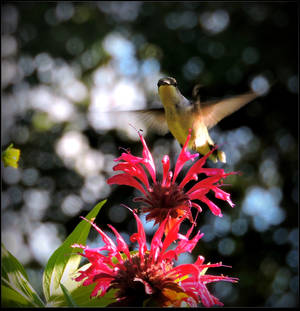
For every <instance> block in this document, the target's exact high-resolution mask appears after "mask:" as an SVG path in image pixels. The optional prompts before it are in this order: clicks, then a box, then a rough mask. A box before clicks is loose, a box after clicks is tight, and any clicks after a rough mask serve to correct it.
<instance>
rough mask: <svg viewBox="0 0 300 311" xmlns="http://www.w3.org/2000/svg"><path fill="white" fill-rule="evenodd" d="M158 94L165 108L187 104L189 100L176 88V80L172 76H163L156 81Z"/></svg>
mask: <svg viewBox="0 0 300 311" xmlns="http://www.w3.org/2000/svg"><path fill="white" fill-rule="evenodd" d="M157 86H158V94H159V97H160V99H161V102H162V104H163V106H164V107H165V108H167V107H179V106H182V105H189V101H188V100H187V99H186V98H185V97H184V96H183V95H182V94H181V93H180V91H179V89H178V88H177V81H176V80H175V79H174V78H172V77H165V78H162V79H160V80H159V81H158V82H157Z"/></svg>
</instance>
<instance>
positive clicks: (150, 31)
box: [1, 1, 299, 307]
mask: <svg viewBox="0 0 300 311" xmlns="http://www.w3.org/2000/svg"><path fill="white" fill-rule="evenodd" d="M1 9H2V10H1V14H2V16H1V17H2V18H1V26H2V27H1V35H2V39H1V40H2V59H1V60H2V84H1V88H2V120H1V124H2V131H1V134H2V135H1V138H2V150H3V149H4V148H5V147H6V146H7V145H8V144H9V143H10V142H14V144H15V146H16V147H18V148H20V149H21V152H22V153H21V161H20V168H19V173H16V172H14V169H12V168H3V165H2V214H1V216H2V217H1V219H2V241H3V242H4V243H5V244H10V242H9V241H15V243H19V244H18V247H17V248H16V246H12V244H14V243H12V244H10V245H6V246H7V248H8V249H9V250H11V251H12V253H13V254H14V255H16V256H17V257H18V255H20V254H21V253H23V254H25V253H26V254H27V255H26V256H27V257H26V256H25V257H24V258H25V259H20V260H21V261H22V260H23V262H24V263H25V266H26V268H27V269H29V271H30V276H31V278H32V281H33V282H34V284H35V286H36V287H37V286H39V282H40V278H41V271H42V270H41V269H42V268H43V264H42V262H43V260H39V259H37V257H36V255H35V253H34V252H33V250H32V248H31V247H30V239H31V236H30V231H31V230H32V231H34V230H35V229H36V228H37V227H39V225H41V224H52V225H54V227H56V228H57V236H58V237H59V239H60V240H63V239H64V238H65V237H66V236H67V234H68V233H70V232H71V231H72V230H73V228H74V227H75V225H76V224H77V223H78V222H79V217H78V216H79V215H85V214H86V213H87V211H88V210H90V208H91V207H92V206H94V205H95V204H96V203H97V202H98V201H100V200H101V199H104V198H105V196H104V195H103V192H102V190H101V189H102V188H101V187H98V188H99V191H98V190H97V191H96V192H97V194H96V197H95V199H94V200H93V199H92V200H91V201H88V200H83V201H82V202H83V204H82V208H81V210H80V211H78V214H77V215H73V216H70V215H69V216H68V215H66V214H64V213H63V212H62V210H61V205H62V202H63V200H64V198H66V197H67V196H68V195H70V194H75V195H77V196H78V197H80V196H81V189H82V187H83V186H84V182H85V178H84V176H82V175H80V174H79V173H78V171H76V169H74V168H72V167H67V166H66V165H65V163H64V162H63V159H62V158H60V156H59V155H58V154H57V153H56V151H55V144H56V142H57V141H58V140H59V139H60V138H61V137H62V136H63V135H64V133H66V132H67V131H68V130H72V129H74V128H75V129H76V130H79V131H80V132H81V133H82V134H83V135H84V136H85V137H86V139H87V142H88V145H89V147H90V149H92V150H100V151H101V152H102V153H103V154H104V156H108V155H113V156H114V158H116V157H118V156H119V155H120V152H121V150H119V149H118V147H124V148H130V149H131V151H132V153H133V154H135V155H141V151H142V148H141V144H140V142H139V141H137V140H135V141H134V140H132V139H129V138H128V136H127V135H126V134H124V133H120V131H119V130H116V129H111V130H109V131H104V130H102V131H101V130H97V129H95V128H94V127H93V126H92V124H91V123H89V122H88V119H87V113H88V109H89V105H90V100H91V90H92V88H93V83H92V81H93V73H94V72H95V71H96V69H99V68H101V67H104V66H107V65H109V64H111V65H112V68H113V70H116V71H117V69H116V68H117V67H118V66H117V65H116V63H115V59H114V56H113V55H110V54H109V52H108V51H107V50H105V48H104V46H103V41H104V39H105V38H107V36H108V35H111V33H113V32H114V33H119V35H120V36H121V37H123V38H124V39H125V40H127V42H130V43H131V44H132V47H133V55H132V57H133V58H134V59H135V62H136V63H135V64H136V66H137V67H136V71H133V73H132V74H129V75H126V70H125V73H124V72H118V73H117V77H118V78H122V77H123V76H126V79H129V80H131V81H134V83H136V84H138V83H139V82H140V84H139V86H140V87H141V88H142V89H143V87H144V86H145V84H147V83H148V84H151V85H152V86H153V87H152V88H153V90H155V91H152V92H146V91H145V96H146V97H147V99H148V102H149V103H150V104H151V103H152V102H153V101H157V99H158V98H157V94H156V89H155V86H156V83H157V79H156V80H150V81H148V82H146V76H145V75H142V74H141V71H142V63H144V62H145V61H146V60H147V59H148V60H151V61H154V63H155V64H156V66H160V70H159V71H158V72H157V74H158V77H159V78H160V77H163V76H165V75H170V76H173V77H175V78H176V79H177V81H178V84H179V88H180V90H181V91H182V93H183V94H184V95H185V96H187V97H190V95H191V92H192V88H193V86H194V84H195V83H199V82H200V83H201V84H202V85H203V87H202V89H201V93H200V94H201V98H202V99H211V98H215V97H223V96H226V95H232V94H239V93H242V92H245V91H247V90H248V87H249V84H250V82H251V80H252V79H253V78H255V77H256V76H258V75H262V76H264V77H265V78H266V79H267V80H268V81H269V83H274V84H273V85H272V88H271V89H270V91H269V93H268V94H267V95H266V96H264V97H260V98H258V99H256V100H255V101H254V102H253V103H251V104H249V105H247V106H246V107H244V108H242V109H241V110H239V111H238V112H236V113H235V114H233V115H231V116H229V117H228V118H226V119H224V120H223V121H222V122H220V123H219V124H218V126H217V127H216V128H215V129H214V130H213V131H212V136H213V137H214V139H215V140H216V142H219V143H222V142H224V140H223V138H221V136H220V137H219V133H222V134H228V133H235V134H234V135H232V136H231V137H232V139H230V137H229V135H227V136H226V137H225V138H224V139H225V142H226V139H227V141H228V137H229V140H232V141H233V142H232V144H229V145H228V146H227V147H226V146H225V148H229V149H230V148H232V147H230V146H235V144H234V142H235V141H240V143H239V144H240V145H239V146H238V145H237V146H238V147H237V148H239V151H240V158H239V159H238V160H237V161H236V162H234V163H232V162H231V159H230V156H231V153H230V151H229V153H227V156H228V158H229V159H228V164H225V165H220V164H218V165H217V166H219V167H223V168H224V169H225V170H226V171H232V170H234V171H242V172H243V175H242V176H238V177H235V178H232V179H230V178H229V179H228V180H229V181H228V183H230V184H231V185H230V186H227V187H226V191H228V192H230V193H231V196H232V200H233V201H234V203H235V204H236V206H235V208H234V209H231V208H230V207H229V206H228V205H227V204H223V202H218V204H219V205H220V206H221V207H222V211H223V214H224V221H225V218H226V217H227V218H226V219H227V224H230V226H231V224H232V223H233V222H234V221H236V220H238V219H240V218H242V219H244V220H245V222H246V223H247V228H246V231H245V233H244V234H241V235H239V234H238V235H237V234H234V233H233V232H232V231H231V227H230V228H229V229H228V228H227V230H224V231H223V233H222V232H221V231H220V232H221V233H220V232H219V233H218V234H216V235H215V236H214V237H213V239H212V240H211V241H208V240H206V241H205V239H202V240H200V241H199V244H198V246H197V247H196V248H195V250H194V252H193V255H194V256H195V258H196V256H197V255H198V254H202V255H203V256H204V257H205V258H206V260H207V261H209V262H219V261H223V263H224V264H227V265H231V266H232V268H231V269H219V270H217V269H215V270H214V271H213V270H211V271H210V273H211V274H214V273H215V274H218V273H224V274H227V275H230V276H234V277H239V278H240V282H239V283H238V284H234V285H231V284H229V285H228V284H227V283H225V284H223V283H222V284H221V283H218V284H217V286H211V287H210V288H211V290H212V291H213V292H214V293H215V294H216V296H217V297H218V298H220V300H221V301H222V302H224V304H225V306H234V307H263V306H267V307H279V306H281V307H295V306H297V305H298V295H299V292H298V291H299V290H298V190H297V189H298V148H297V147H298V112H299V111H298V53H299V50H298V44H299V42H298V27H297V26H298V23H299V21H298V15H297V12H298V9H299V7H298V5H297V2H293V1H285V2H263V1H262V2H244V3H243V2H143V3H142V2H113V1H112V2H101V3H97V2H67V3H65V2H60V3H56V2H9V3H2V7H1ZM205 14H206V15H205ZM207 14H215V15H214V16H217V17H218V16H219V18H222V17H224V16H225V18H226V16H227V18H229V19H228V24H227V26H226V27H225V28H224V29H223V30H222V31H220V32H217V33H211V32H209V31H207V30H206V29H205V25H204V26H203V23H204V22H203V21H204V20H205V16H209V15H207ZM220 14H221V15H220ZM201 21H202V24H201ZM206 25H207V24H206ZM74 37H75V38H76V40H77V41H76V40H75V41H74V40H73V41H72V40H71V42H73V43H74V42H75V43H74V46H73V48H72V46H71V43H70V41H69V40H70V39H72V38H74ZM68 42H69V43H68ZM4 46H5V47H6V48H5V47H4ZM70 46H71V47H70ZM249 48H250V49H249ZM3 51H4V52H3ZM247 51H248V52H247ZM41 53H47V54H48V56H49V57H50V58H51V59H52V60H54V62H55V64H59V63H60V62H62V61H65V63H66V64H67V65H70V66H72V67H71V68H72V69H71V70H74V68H79V74H78V75H77V80H79V81H81V83H83V84H84V85H85V86H86V88H87V96H86V98H85V99H84V100H83V101H82V102H80V103H76V104H75V103H74V102H72V101H71V103H72V105H73V106H74V109H75V110H76V111H77V113H78V116H79V117H78V118H77V120H76V122H77V123H76V124H75V125H74V123H73V121H71V120H64V121H62V122H53V121H52V122H50V123H49V116H48V114H47V113H46V112H41V110H39V109H34V108H32V106H30V100H31V99H30V98H31V97H26V96H27V95H26V94H27V92H29V91H30V90H38V88H39V87H42V86H43V85H44V86H45V85H46V86H47V87H48V88H49V89H50V90H51V92H53V94H58V95H59V96H60V93H59V92H60V91H59V90H58V89H59V88H58V86H57V85H55V84H54V83H53V81H52V80H51V78H50V79H49V80H47V77H46V80H45V79H44V80H43V78H41V76H40V75H39V73H38V69H37V67H34V68H33V69H32V70H29V69H28V70H29V71H27V73H26V74H24V68H25V67H26V66H25V67H24V66H23V67H22V64H23V63H22V62H21V59H22V57H23V60H24V56H26V57H29V58H31V59H35V61H37V59H38V58H37V57H36V56H38V55H39V54H41ZM84 53H86V54H85V55H89V56H88V57H90V58H88V61H87V63H85V62H84V61H83V59H84V56H83V54H84ZM93 53H94V54H93ZM120 53H121V54H122V50H120ZM247 53H248V54H247ZM249 53H250V54H249ZM247 55H248V56H247ZM249 55H250V56H249ZM26 57H25V59H26ZM189 61H190V63H189V65H187V63H188V62H189ZM195 62H196V65H195ZM197 64H198V65H197ZM199 64H200V65H199ZM130 66H131V65H130V63H128V66H127V70H128V69H131V68H130ZM199 66H200V67H199ZM199 68H200V69H199ZM125 69H126V63H125ZM22 70H23V71H22ZM11 72H13V73H11ZM22 72H23V73H22ZM116 83H117V82H116ZM108 91H110V90H108ZM24 94H25V95H24ZM23 96H24V100H23ZM62 96H63V95H62ZM23 101H24V102H25V101H26V103H27V104H26V105H22V103H23ZM28 102H29V104H28ZM40 104H41V105H42V104H43V103H40ZM118 104H120V105H122V103H118ZM126 121H127V120H125V122H124V127H128V126H129V125H128V122H126ZM129 121H130V120H129ZM78 124H81V125H80V126H79V125H78ZM82 124H83V125H82ZM238 128H242V130H245V129H246V132H247V131H248V132H249V130H250V132H251V133H252V136H251V137H252V140H250V142H249V143H248V144H247V143H246V144H244V145H243V140H242V139H241V138H240V137H239V136H238V135H240V133H241V132H238V131H236V130H237V129H238ZM24 137H25V138H24ZM159 139H162V138H161V137H160V136H159V135H156V134H150V135H146V141H147V144H148V146H149V148H150V150H151V151H152V150H153V147H154V145H155V143H156V142H157V141H158V140H159ZM163 139H164V140H163V141H162V142H163V143H162V144H167V143H169V144H171V145H172V146H173V147H172V148H173V149H172V152H173V153H172V154H171V161H172V165H173V167H174V163H175V159H176V157H177V156H178V150H179V149H178V148H177V149H176V148H175V147H174V144H172V142H173V138H172V136H171V135H170V134H168V135H166V136H165V137H164V138H163ZM253 142H255V146H256V147H255V148H254V146H253V144H252V143H253ZM241 145H242V147H241ZM174 148H175V149H174ZM160 150H161V149H160ZM225 150H226V149H225ZM175 151H176V152H175ZM233 151H234V150H233ZM233 151H232V152H233ZM162 156H163V154H157V152H156V153H155V158H156V162H157V163H159V161H160V159H161V158H162ZM105 163H106V164H107V163H109V165H110V166H112V162H111V161H110V162H105ZM263 163H264V164H263ZM208 165H209V166H212V167H214V166H215V165H214V164H212V163H208ZM28 168H29V169H32V168H33V170H29V171H28V170H27V169H28ZM26 170H27V171H26ZM109 170H110V173H108V172H107V171H109ZM267 170H269V171H270V174H271V175H266V176H269V177H266V178H264V175H263V174H264V172H266V171H267ZM25 172H26V174H25ZM16 174H17V177H10V176H16ZM112 174H113V173H112V167H106V168H105V170H104V168H102V170H100V171H99V172H97V176H100V175H101V176H102V177H103V178H105V179H106V178H108V177H109V176H111V175H112ZM270 176H271V177H270ZM272 176H273V177H272ZM14 178H15V179H14ZM225 183H226V181H225ZM253 187H260V189H264V190H265V192H263V193H264V194H263V196H262V197H259V200H260V202H259V203H257V202H256V204H258V206H259V204H260V205H261V206H264V200H265V199H266V201H267V199H268V198H265V197H264V195H266V193H269V195H270V196H271V197H272V196H273V194H274V195H278V193H279V194H280V195H279V197H280V199H278V200H277V202H278V207H279V208H280V210H281V211H284V212H283V213H284V214H285V217H284V219H283V220H282V221H281V222H280V223H278V224H273V225H272V224H270V225H267V226H266V227H265V229H264V230H260V231H259V230H257V227H256V226H255V224H254V221H255V219H256V218H259V217H260V218H259V219H265V218H264V217H267V216H268V215H267V214H268V213H273V211H274V210H273V209H272V206H271V208H270V209H265V208H262V209H261V211H260V210H259V211H257V215H254V216H253V217H252V216H250V215H248V214H245V213H244V212H243V209H242V205H243V202H244V201H245V198H246V196H247V195H248V194H249V192H250V190H251V189H253ZM272 189H273V190H272ZM274 189H275V190H274ZM30 190H37V191H40V190H42V191H48V192H47V193H48V200H49V201H48V204H46V209H45V210H44V211H43V212H42V216H41V217H38V216H37V217H35V216H34V213H35V208H34V202H32V204H31V202H30V199H28V193H31V192H30ZM110 190H112V192H111V193H110V194H109V195H108V197H107V198H108V202H107V204H106V205H105V206H104V208H103V209H102V211H101V212H100V215H99V216H98V218H97V220H96V222H97V224H98V225H99V226H101V228H103V229H106V228H107V227H106V224H107V223H112V224H113V225H114V226H115V227H116V228H117V229H118V231H122V232H128V231H129V230H131V233H132V232H134V230H135V225H134V222H132V220H133V217H132V215H130V214H129V213H127V214H126V215H127V217H126V219H125V220H124V221H123V222H121V223H114V222H113V220H112V219H110V218H109V215H108V212H109V209H110V208H112V207H113V206H114V207H115V206H120V204H121V203H124V204H127V205H129V206H134V204H133V203H132V201H131V199H132V197H133V195H134V193H133V191H132V189H131V188H129V187H125V186H123V187H110ZM28 191H29V192H28ZM268 191H269V192H268ZM272 191H273V192H272ZM26 193H27V195H26ZM29 197H30V196H29ZM25 198H27V199H26V200H25ZM212 198H213V197H212ZM32 200H35V197H34V196H32ZM25 201H26V204H25ZM214 202H216V200H215V199H214ZM272 202H273V201H272ZM251 203H252V202H251ZM253 204H255V203H253ZM250 205H251V204H250ZM30 206H31V207H30ZM28 213H30V215H28ZM31 213H32V214H31ZM262 214H264V215H262ZM26 215H27V216H26ZM270 216H272V215H270ZM228 220H229V222H228ZM218 221H219V220H218ZM262 221H263V220H262ZM221 223H222V219H220V224H221ZM208 224H210V225H211V226H210V227H207V226H206V229H210V230H214V228H215V227H214V226H216V223H215V217H214V216H213V215H211V213H210V212H209V211H208V208H207V207H204V208H203V212H202V214H201V215H200V220H199V228H200V229H201V228H202V227H203V226H205V225H208ZM214 224H215V225H214ZM205 233H206V235H208V233H209V232H205ZM14 234H15V236H16V237H18V238H16V239H15V240H14ZM95 237H96V234H94V233H92V234H91V241H92V240H94V239H95ZM221 240H223V242H224V243H225V244H224V243H223V245H225V251H226V243H227V242H228V241H229V244H230V243H231V244H230V245H232V243H234V249H233V251H232V252H230V254H228V255H227V256H226V255H224V253H223V254H222V252H221V253H220V252H219V249H220V241H221ZM16 241H19V242H16ZM41 243H43V242H42V241H41ZM95 245H96V244H95ZM48 246H49V245H48ZM41 247H42V245H41ZM49 247H50V248H51V245H50V246H49ZM53 247H54V246H52V249H53ZM10 248H11V249H10ZM49 255H50V254H49Z"/></svg>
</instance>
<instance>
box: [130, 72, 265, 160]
mask: <svg viewBox="0 0 300 311" xmlns="http://www.w3.org/2000/svg"><path fill="white" fill-rule="evenodd" d="M157 86H158V94H159V97H160V100H161V103H162V105H163V108H154V109H147V110H140V111H136V112H139V114H140V115H141V117H142V118H143V120H144V121H145V122H146V124H147V125H148V127H150V128H153V129H156V130H157V131H158V132H159V133H161V134H166V133H167V132H168V131H170V132H171V134H172V135H173V136H174V137H175V139H176V140H177V141H178V142H179V143H180V145H184V143H185V141H186V138H187V136H188V134H189V129H192V133H191V139H190V141H189V145H188V148H189V149H192V150H195V151H196V152H198V153H200V154H202V155H205V154H207V153H208V152H209V151H211V150H212V149H214V148H215V143H214V141H213V140H212V138H211V137H210V135H209V132H208V131H209V130H210V129H211V128H212V127H213V126H215V125H216V124H217V123H218V122H219V121H221V120H222V119H223V118H225V117H227V116H228V115H230V114H232V113H233V112H235V111H236V110H238V109H240V108H241V107H242V106H244V105H246V104H247V103H249V102H250V101H252V100H254V99H255V98H256V97H258V96H259V94H258V93H255V92H254V91H249V92H247V93H244V94H241V95H237V96H233V97H230V98H225V99H221V100H212V101H206V102H202V101H200V96H199V89H200V87H201V85H199V84H197V85H196V86H195V87H194V89H193V92H192V94H193V98H194V99H193V100H188V99H187V98H185V97H184V96H183V95H182V94H181V92H180V91H179V89H178V86H177V81H176V80H175V78H172V77H165V78H162V79H160V80H159V81H158V83H157ZM209 158H210V159H211V160H212V161H213V162H218V161H220V162H223V163H226V155H225V153H224V151H222V150H220V149H218V148H217V149H215V150H214V151H213V153H212V154H211V155H210V157H209Z"/></svg>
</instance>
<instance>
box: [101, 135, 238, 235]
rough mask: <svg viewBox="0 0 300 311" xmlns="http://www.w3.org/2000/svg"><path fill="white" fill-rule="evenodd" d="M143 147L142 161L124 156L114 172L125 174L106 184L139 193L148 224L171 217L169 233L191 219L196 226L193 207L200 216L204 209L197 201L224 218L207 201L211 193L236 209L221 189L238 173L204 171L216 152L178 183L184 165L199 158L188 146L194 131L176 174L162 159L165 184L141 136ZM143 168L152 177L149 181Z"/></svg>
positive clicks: (138, 200) (198, 163) (177, 164)
mask: <svg viewBox="0 0 300 311" xmlns="http://www.w3.org/2000/svg"><path fill="white" fill-rule="evenodd" d="M138 134H139V136H140V139H141V141H142V144H143V157H136V156H134V155H132V154H130V152H126V153H125V152H124V153H122V155H121V156H120V157H119V158H117V159H115V161H119V162H120V163H119V164H117V165H115V166H114V167H113V170H114V171H123V172H124V173H122V174H118V175H115V176H112V177H110V178H109V179H108V180H107V183H108V184H118V185H127V186H131V187H134V188H136V189H138V190H139V191H140V192H141V193H142V194H143V196H142V197H137V198H134V201H135V202H142V211H143V212H145V213H148V214H147V216H146V220H154V221H155V224H156V223H161V222H162V221H163V220H164V219H165V218H166V217H167V216H168V215H170V216H171V218H170V221H169V223H168V224H167V227H166V231H168V230H169V227H171V226H172V225H173V224H174V223H175V222H176V220H177V219H178V218H181V217H184V218H188V219H189V220H190V221H191V222H193V218H192V214H191V207H195V208H197V210H198V211H199V212H201V211H202V208H201V207H200V205H199V204H198V203H196V202H195V200H199V201H201V202H203V203H205V204H206V205H208V207H209V209H210V210H211V212H212V213H213V214H214V215H216V216H219V217H222V216H223V215H222V213H221V210H220V208H219V207H218V206H217V205H215V204H214V203H213V202H212V201H211V200H209V199H208V198H207V197H206V194H207V193H208V192H209V191H210V190H212V191H213V192H214V193H215V197H216V198H218V199H221V200H224V201H227V202H228V203H229V204H230V206H231V207H233V206H234V204H233V203H232V201H231V199H230V194H229V193H227V192H225V191H223V190H221V189H220V186H221V183H219V182H220V181H222V179H223V178H225V177H227V176H228V175H231V174H236V173H235V172H231V173H227V174H226V173H225V172H224V170H223V169H220V168H203V165H204V164H205V162H206V160H207V158H208V157H209V156H210V154H211V153H212V152H213V150H212V151H211V152H209V153H208V154H207V155H205V156H204V157H202V158H201V159H200V160H198V161H197V162H195V163H194V164H193V166H192V167H191V168H190V169H189V171H188V172H187V174H186V176H185V177H184V178H183V180H182V181H181V182H178V181H177V177H178V174H179V173H180V171H181V169H182V167H183V165H184V164H185V163H186V162H187V161H188V160H192V161H194V159H195V158H196V157H198V154H191V153H190V152H188V151H187V145H188V142H189V140H190V138H191V130H190V132H189V135H188V136H187V139H186V142H185V144H184V146H183V148H182V150H181V152H180V154H179V157H178V159H177V162H176V165H175V169H174V173H173V172H172V171H170V160H169V157H168V155H165V156H164V157H163V159H162V165H163V178H162V181H158V180H157V179H156V168H155V165H154V161H153V158H152V155H151V153H150V151H149V149H148V147H147V144H146V142H145V140H144V138H143V136H142V135H141V134H140V133H138ZM142 164H143V165H144V167H145V168H146V169H147V171H148V172H149V174H150V177H151V179H150V178H149V179H150V180H149V179H148V177H147V174H146V171H145V169H144V168H143V166H142ZM201 173H204V174H205V175H206V176H208V177H207V178H205V179H203V180H201V181H198V174H201ZM191 180H196V181H198V182H197V183H196V184H195V185H194V186H193V187H192V188H191V189H189V190H185V187H186V185H187V184H188V182H189V181H191Z"/></svg>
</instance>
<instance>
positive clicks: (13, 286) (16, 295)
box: [1, 244, 44, 307]
mask: <svg viewBox="0 0 300 311" xmlns="http://www.w3.org/2000/svg"><path fill="white" fill-rule="evenodd" d="M1 263H2V265H1V285H2V292H1V304H2V306H32V307H43V306H44V303H43V301H42V300H41V298H40V297H39V295H38V294H37V293H36V291H35V290H34V289H33V287H32V286H31V285H30V283H29V279H28V276H27V274H26V271H25V269H24V267H23V266H22V264H21V263H20V262H19V261H18V260H17V258H16V257H14V256H13V255H12V254H11V253H10V252H9V251H8V250H7V249H6V248H5V246H4V245H3V244H1Z"/></svg>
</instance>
